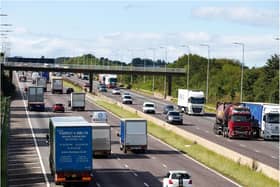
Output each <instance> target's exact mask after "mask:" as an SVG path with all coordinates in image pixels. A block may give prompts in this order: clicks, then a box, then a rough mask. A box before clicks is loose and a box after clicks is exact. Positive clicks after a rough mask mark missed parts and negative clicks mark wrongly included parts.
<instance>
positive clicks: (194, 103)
mask: <svg viewBox="0 0 280 187" xmlns="http://www.w3.org/2000/svg"><path fill="white" fill-rule="evenodd" d="M204 103H205V97H204V92H203V91H194V90H187V89H178V102H177V105H178V108H179V110H180V111H182V112H185V113H186V114H190V115H204Z"/></svg>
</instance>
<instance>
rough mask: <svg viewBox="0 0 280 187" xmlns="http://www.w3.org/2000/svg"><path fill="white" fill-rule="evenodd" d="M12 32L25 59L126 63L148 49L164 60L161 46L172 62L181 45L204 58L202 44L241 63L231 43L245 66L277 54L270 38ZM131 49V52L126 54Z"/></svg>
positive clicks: (182, 50)
mask: <svg viewBox="0 0 280 187" xmlns="http://www.w3.org/2000/svg"><path fill="white" fill-rule="evenodd" d="M18 30H22V31H24V32H15V33H13V34H12V35H11V36H10V37H9V40H10V43H11V45H10V46H11V53H10V54H11V56H24V57H41V56H45V57H61V56H78V55H82V54H86V53H92V54H94V55H96V56H97V57H106V58H110V59H121V60H124V61H126V62H128V61H130V59H131V57H132V56H133V57H145V58H152V57H153V53H152V50H149V48H156V58H157V59H164V58H165V53H164V50H163V49H160V48H159V47H160V46H165V47H167V49H168V54H167V57H168V61H174V60H176V59H178V57H179V56H182V55H183V54H184V53H187V52H188V50H187V48H183V47H180V45H189V46H190V50H191V53H193V54H198V55H201V56H204V57H206V58H207V48H205V47H202V46H200V45H199V44H201V43H208V44H209V45H210V52H211V54H210V55H211V58H230V59H237V60H241V57H242V56H241V55H242V53H241V52H242V50H241V47H240V46H236V45H233V44H232V43H233V42H243V43H244V44H245V60H246V65H247V66H250V67H252V66H255V65H257V66H263V65H264V64H265V62H266V60H267V59H268V58H270V55H272V54H274V53H277V50H278V48H277V44H278V43H277V41H276V40H274V39H273V36H270V35H248V36H246V35H227V36H217V35H212V34H209V33H206V32H178V33H156V32H143V33H142V32H138V33H133V32H124V33H122V32H120V33H106V34H104V35H99V36H95V37H93V38H91V39H90V40H86V39H77V38H75V39H73V38H65V37H61V36H53V35H45V34H42V33H40V34H37V33H31V32H28V30H27V29H24V28H21V29H18ZM129 49H132V50H133V53H131V51H129Z"/></svg>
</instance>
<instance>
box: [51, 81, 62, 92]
mask: <svg viewBox="0 0 280 187" xmlns="http://www.w3.org/2000/svg"><path fill="white" fill-rule="evenodd" d="M51 92H52V93H60V94H63V79H62V78H61V77H51Z"/></svg>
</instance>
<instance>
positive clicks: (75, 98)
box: [68, 92, 86, 111]
mask: <svg viewBox="0 0 280 187" xmlns="http://www.w3.org/2000/svg"><path fill="white" fill-rule="evenodd" d="M85 98H86V94H85V93H77V92H72V93H71V95H70V101H69V103H68V105H69V107H71V110H82V111H84V110H85V105H86V99H85Z"/></svg>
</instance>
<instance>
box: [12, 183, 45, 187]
mask: <svg viewBox="0 0 280 187" xmlns="http://www.w3.org/2000/svg"><path fill="white" fill-rule="evenodd" d="M35 184H36V185H41V184H42V185H43V184H46V183H42V182H40V183H29V184H27V183H24V184H9V186H10V187H21V186H34V185H35Z"/></svg>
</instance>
